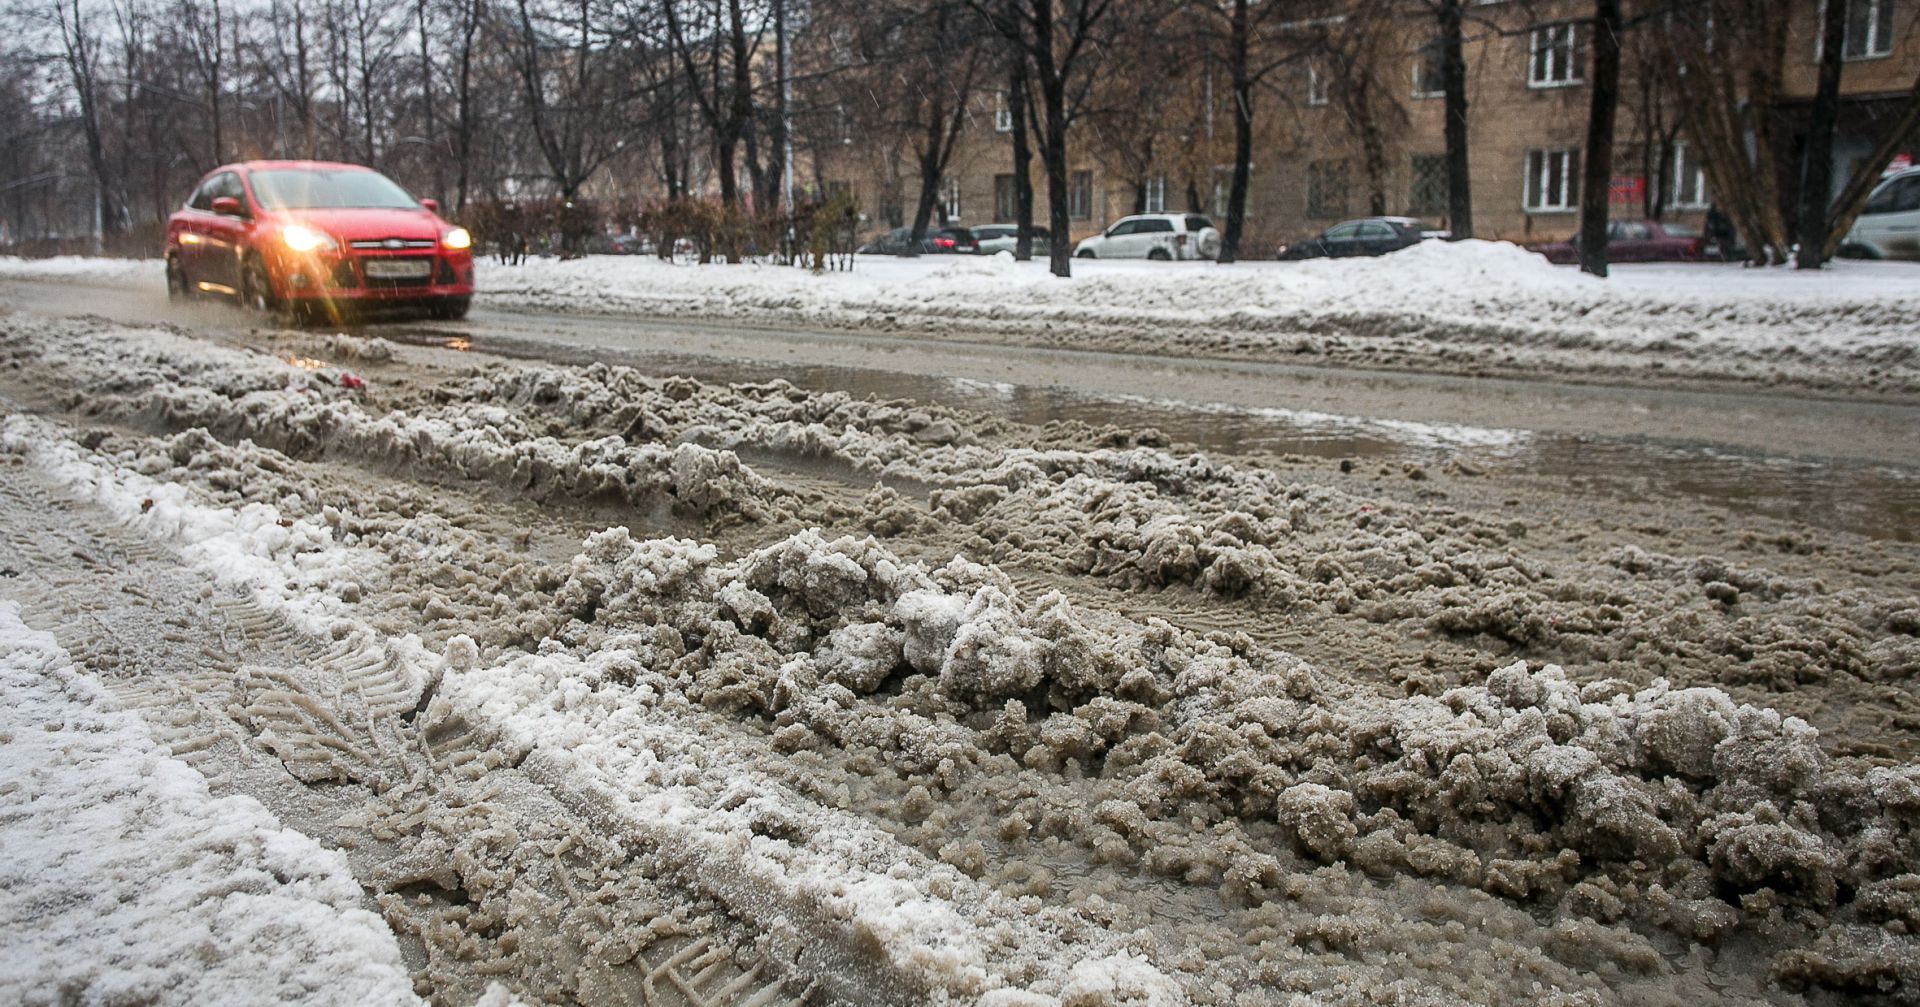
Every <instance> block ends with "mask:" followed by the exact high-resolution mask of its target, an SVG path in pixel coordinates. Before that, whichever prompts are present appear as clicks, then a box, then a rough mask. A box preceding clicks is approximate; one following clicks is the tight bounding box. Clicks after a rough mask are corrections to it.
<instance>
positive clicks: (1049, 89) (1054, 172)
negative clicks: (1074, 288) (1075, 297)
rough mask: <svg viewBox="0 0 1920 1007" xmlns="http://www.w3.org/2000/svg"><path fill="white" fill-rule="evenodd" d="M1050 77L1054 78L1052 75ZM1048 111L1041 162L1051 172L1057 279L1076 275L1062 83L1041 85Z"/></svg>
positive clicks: (1050, 229)
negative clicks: (1068, 198)
mask: <svg viewBox="0 0 1920 1007" xmlns="http://www.w3.org/2000/svg"><path fill="white" fill-rule="evenodd" d="M1049 76H1050V75H1049ZM1041 90H1042V91H1043V92H1044V94H1043V98H1044V100H1045V104H1046V111H1047V124H1046V125H1047V133H1046V141H1045V142H1044V143H1043V144H1041V149H1040V155H1041V160H1043V161H1044V162H1045V163H1046V168H1047V240H1048V241H1049V243H1050V246H1051V247H1050V248H1049V251H1050V253H1051V254H1050V255H1049V257H1048V258H1049V260H1050V268H1051V270H1052V272H1053V275H1055V276H1061V277H1066V276H1072V275H1073V259H1072V256H1073V244H1072V240H1071V239H1072V227H1073V225H1072V223H1071V221H1070V218H1069V216H1068V213H1067V122H1066V95H1064V94H1062V93H1061V92H1062V91H1063V90H1064V88H1062V87H1061V86H1060V82H1059V81H1058V79H1053V80H1047V79H1045V78H1043V79H1042V81H1041Z"/></svg>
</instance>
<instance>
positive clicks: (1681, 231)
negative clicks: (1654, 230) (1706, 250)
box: [1660, 224, 1700, 238]
mask: <svg viewBox="0 0 1920 1007" xmlns="http://www.w3.org/2000/svg"><path fill="white" fill-rule="evenodd" d="M1660 227H1661V229H1662V230H1664V231H1666V232H1667V237H1669V238H1698V237H1699V236H1700V232H1699V231H1696V230H1694V229H1693V228H1691V227H1688V226H1686V225H1685V224H1661V225H1660Z"/></svg>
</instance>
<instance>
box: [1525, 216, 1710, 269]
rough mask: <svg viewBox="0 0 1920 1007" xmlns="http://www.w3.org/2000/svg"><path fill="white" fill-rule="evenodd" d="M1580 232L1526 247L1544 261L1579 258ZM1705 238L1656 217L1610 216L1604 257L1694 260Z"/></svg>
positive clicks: (1615, 259)
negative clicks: (1645, 218) (1622, 218)
mask: <svg viewBox="0 0 1920 1007" xmlns="http://www.w3.org/2000/svg"><path fill="white" fill-rule="evenodd" d="M1579 241H1580V236H1579V235H1577V234H1576V235H1574V236H1573V237H1571V238H1568V239H1567V240H1565V241H1556V242H1554V243H1552V244H1550V245H1529V246H1527V247H1528V248H1529V249H1531V250H1532V251H1535V252H1539V253H1540V254H1541V255H1544V256H1546V257H1547V261H1548V262H1560V263H1572V262H1579V261H1580V245H1579ZM1706 248H1707V239H1706V236H1705V235H1703V234H1701V233H1700V232H1699V231H1697V230H1695V229H1693V228H1691V227H1686V226H1683V225H1680V224H1668V223H1663V222H1661V221H1658V220H1613V221H1608V222H1607V261H1609V262H1697V261H1699V260H1701V259H1704V258H1706Z"/></svg>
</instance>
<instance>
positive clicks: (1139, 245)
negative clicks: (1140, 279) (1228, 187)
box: [1073, 213, 1220, 259]
mask: <svg viewBox="0 0 1920 1007" xmlns="http://www.w3.org/2000/svg"><path fill="white" fill-rule="evenodd" d="M1073 254H1074V256H1075V257H1076V258H1081V259H1211V258H1213V257H1215V256H1217V255H1219V254H1220V232H1219V231H1217V230H1215V229H1214V227H1213V221H1211V220H1208V219H1207V218H1205V217H1202V216H1200V215H1199V214H1197V213H1141V214H1135V215H1134V216H1131V217H1121V218H1120V219H1119V220H1116V221H1114V222H1113V226H1112V227H1109V228H1107V229H1106V231H1105V232H1103V233H1101V234H1096V235H1094V236H1093V237H1091V238H1087V239H1086V240H1084V241H1082V242H1080V243H1079V244H1078V245H1075V246H1074V247H1073Z"/></svg>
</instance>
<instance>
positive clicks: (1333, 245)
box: [1320, 220, 1360, 259]
mask: <svg viewBox="0 0 1920 1007" xmlns="http://www.w3.org/2000/svg"><path fill="white" fill-rule="evenodd" d="M1359 242H1360V223H1359V222H1358V221H1352V220H1350V221H1347V222H1346V223H1344V224H1335V225H1334V226H1332V227H1329V228H1327V231H1326V233H1325V234H1322V235H1321V236H1320V244H1321V247H1323V248H1325V249H1326V252H1327V255H1328V257H1330V258H1335V259H1344V258H1346V257H1347V256H1350V255H1352V254H1353V253H1354V251H1355V250H1356V249H1358V248H1359Z"/></svg>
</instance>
